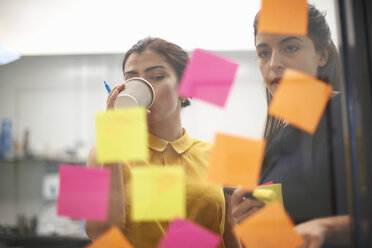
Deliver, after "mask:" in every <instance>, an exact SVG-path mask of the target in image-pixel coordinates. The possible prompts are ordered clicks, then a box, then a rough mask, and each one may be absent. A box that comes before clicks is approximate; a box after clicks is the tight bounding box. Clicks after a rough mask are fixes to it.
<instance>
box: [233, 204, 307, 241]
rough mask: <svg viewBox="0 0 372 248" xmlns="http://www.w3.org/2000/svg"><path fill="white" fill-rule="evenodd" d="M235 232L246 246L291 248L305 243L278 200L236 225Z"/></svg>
mask: <svg viewBox="0 0 372 248" xmlns="http://www.w3.org/2000/svg"><path fill="white" fill-rule="evenodd" d="M234 232H235V233H236V235H237V236H238V237H240V239H241V240H242V242H243V244H244V245H245V246H246V247H260V248H261V247H262V248H271V247H273V248H274V247H275V248H282V247H283V248H284V247H285V248H291V247H300V246H301V245H302V244H303V243H304V240H303V238H302V237H301V236H300V235H299V234H298V233H297V232H296V230H295V228H294V223H293V222H292V220H291V218H290V217H289V216H288V214H287V213H286V212H285V210H284V208H283V206H282V205H281V204H280V203H279V202H277V201H273V202H272V203H270V204H268V205H266V206H265V207H264V208H262V209H260V210H259V211H257V212H256V213H254V214H252V215H251V216H250V217H249V218H247V219H245V220H244V221H243V222H242V223H240V224H239V225H236V226H235V227H234Z"/></svg>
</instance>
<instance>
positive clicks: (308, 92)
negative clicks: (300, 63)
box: [268, 69, 332, 134]
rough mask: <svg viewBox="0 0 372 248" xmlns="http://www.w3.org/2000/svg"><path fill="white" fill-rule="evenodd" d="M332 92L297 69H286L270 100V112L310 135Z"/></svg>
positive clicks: (329, 86)
mask: <svg viewBox="0 0 372 248" xmlns="http://www.w3.org/2000/svg"><path fill="white" fill-rule="evenodd" d="M331 93H332V86H331V85H329V84H327V83H325V82H323V81H321V80H318V79H316V78H313V77H311V76H309V75H307V74H304V73H302V72H299V71H295V70H291V69H287V70H286V71H285V72H284V75H283V77H282V79H281V80H280V82H279V86H278V88H277V90H276V93H275V95H274V97H273V99H272V101H271V102H270V105H269V109H268V112H269V114H270V115H272V116H275V117H277V118H279V119H283V120H285V121H287V122H288V123H290V124H291V125H293V126H295V127H297V128H300V129H302V130H303V131H305V132H308V133H310V134H313V133H314V132H315V130H316V128H317V126H318V124H319V121H320V119H321V117H322V114H323V112H324V109H325V107H326V106H327V103H328V100H329V98H330V96H331Z"/></svg>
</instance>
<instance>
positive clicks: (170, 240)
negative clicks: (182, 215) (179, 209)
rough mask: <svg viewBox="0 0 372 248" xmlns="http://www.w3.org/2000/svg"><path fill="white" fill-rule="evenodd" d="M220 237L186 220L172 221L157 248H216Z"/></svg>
mask: <svg viewBox="0 0 372 248" xmlns="http://www.w3.org/2000/svg"><path fill="white" fill-rule="evenodd" d="M220 242H221V237H220V236H218V235H216V234H215V233H213V232H211V231H209V230H207V229H205V228H204V227H201V226H199V225H197V224H194V223H192V222H190V221H187V220H182V219H178V218H177V219H175V220H173V221H172V222H171V223H170V225H169V227H168V230H167V234H166V236H164V237H163V238H162V240H161V241H160V243H159V245H158V248H174V247H177V248H190V247H193V248H216V247H217V246H218V244H219V243H220Z"/></svg>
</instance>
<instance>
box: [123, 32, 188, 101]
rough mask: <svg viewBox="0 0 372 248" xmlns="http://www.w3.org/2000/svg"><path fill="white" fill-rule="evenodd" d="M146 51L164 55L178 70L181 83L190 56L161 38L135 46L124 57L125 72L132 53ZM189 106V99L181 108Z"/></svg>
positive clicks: (149, 39) (140, 41) (145, 40)
mask: <svg viewBox="0 0 372 248" xmlns="http://www.w3.org/2000/svg"><path fill="white" fill-rule="evenodd" d="M146 49H151V50H153V51H155V52H157V53H159V54H161V55H163V56H164V57H165V59H166V61H167V62H168V63H169V64H170V65H171V66H172V67H173V68H174V69H175V70H176V73H177V78H178V82H179V81H180V79H181V76H182V73H183V71H184V69H185V66H186V63H187V61H188V60H189V55H188V54H187V52H185V51H184V50H183V49H182V48H181V47H180V46H178V45H176V44H174V43H171V42H168V41H165V40H163V39H160V38H153V37H147V38H144V39H142V40H139V41H138V42H137V43H136V44H134V45H133V46H132V47H131V48H130V49H129V50H128V51H127V52H126V53H125V55H124V59H123V63H122V69H123V71H124V67H125V64H126V62H127V60H128V58H129V56H130V55H131V54H132V53H142V52H143V51H145V50H146ZM189 105H190V100H189V99H187V100H186V101H184V102H182V103H181V107H186V106H189Z"/></svg>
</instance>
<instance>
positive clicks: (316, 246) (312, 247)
mask: <svg viewBox="0 0 372 248" xmlns="http://www.w3.org/2000/svg"><path fill="white" fill-rule="evenodd" d="M322 244H323V242H322V241H321V240H319V239H311V240H309V242H308V244H307V246H306V247H308V248H320V247H322Z"/></svg>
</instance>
